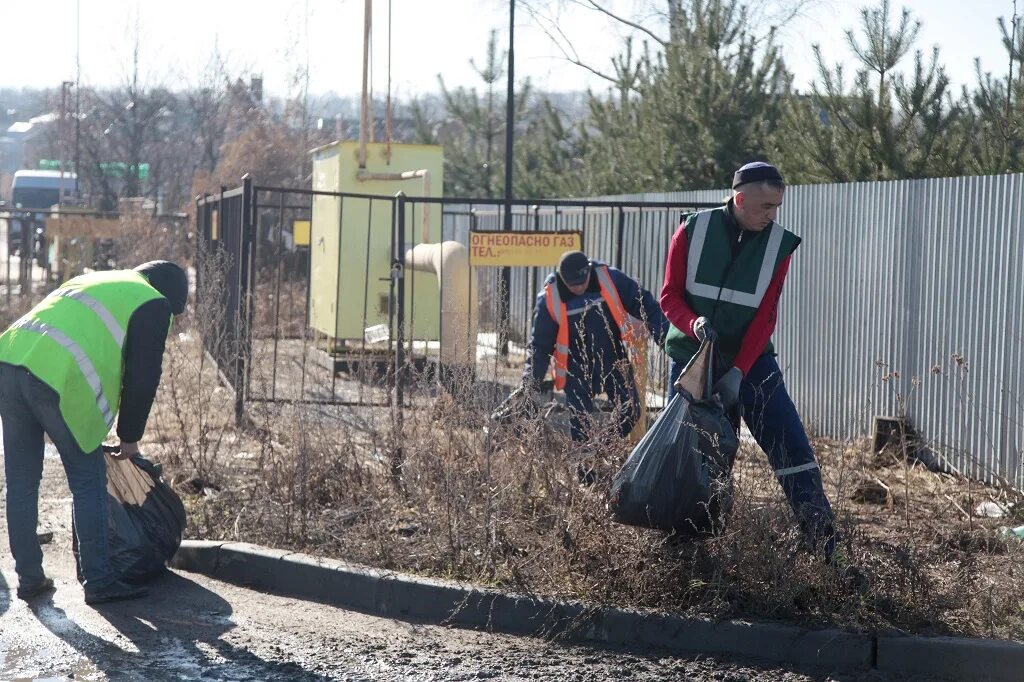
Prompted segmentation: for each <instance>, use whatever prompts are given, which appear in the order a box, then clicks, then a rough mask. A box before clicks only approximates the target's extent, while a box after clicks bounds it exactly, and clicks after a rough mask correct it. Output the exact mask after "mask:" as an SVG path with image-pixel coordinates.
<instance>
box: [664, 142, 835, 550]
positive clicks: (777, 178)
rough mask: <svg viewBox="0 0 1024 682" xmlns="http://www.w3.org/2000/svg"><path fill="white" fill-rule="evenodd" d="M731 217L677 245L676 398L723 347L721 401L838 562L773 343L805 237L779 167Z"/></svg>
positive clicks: (715, 213)
mask: <svg viewBox="0 0 1024 682" xmlns="http://www.w3.org/2000/svg"><path fill="white" fill-rule="evenodd" d="M732 188H733V195H732V198H731V199H730V200H729V201H728V202H727V203H726V204H725V205H724V206H722V207H721V208H715V209H711V210H707V211H700V212H698V213H694V214H691V215H688V216H686V217H685V219H684V221H683V224H682V225H680V227H679V229H678V230H677V231H676V233H675V235H674V236H673V237H672V243H671V245H670V246H669V252H668V261H667V263H666V266H665V283H664V286H663V287H662V290H661V307H662V310H664V312H665V316H666V317H667V318H668V320H669V322H671V324H672V326H671V328H670V329H669V332H668V334H667V335H666V339H665V350H666V352H667V353H668V355H669V357H671V358H672V367H671V372H670V380H669V381H670V386H669V392H670V394H673V393H674V392H675V387H674V383H675V381H676V379H677V377H678V376H679V374H680V372H681V371H682V369H683V367H685V366H686V363H687V362H689V360H690V359H691V358H692V357H693V355H694V354H695V353H696V352H697V349H698V348H699V347H700V344H701V342H702V341H703V340H704V339H705V338H709V337H714V338H716V339H717V344H716V346H717V348H718V350H719V352H720V355H721V359H722V366H720V367H717V368H716V369H717V371H716V378H717V381H716V383H715V385H714V388H713V393H716V394H718V396H719V398H720V399H721V401H722V404H723V405H724V406H725V407H726V409H727V410H728V411H729V412H730V413H732V414H733V415H734V417H733V418H734V419H735V422H736V426H737V428H738V427H739V414H742V416H743V420H744V421H745V422H746V424H747V428H748V429H750V433H751V434H752V435H753V436H754V439H755V440H756V441H757V443H758V445H759V446H761V449H763V450H764V451H765V453H766V454H767V455H768V459H769V461H770V462H771V465H772V468H773V469H774V470H775V475H776V477H777V479H778V481H779V484H780V485H781V486H782V489H783V491H785V494H786V497H787V498H788V500H789V503H790V506H791V507H792V508H793V512H794V514H796V517H797V519H798V521H799V522H800V526H801V529H802V530H803V532H804V534H805V537H806V538H807V539H808V540H809V541H810V542H812V543H814V544H815V545H820V546H822V547H823V550H824V552H825V556H826V558H827V559H828V560H830V561H831V560H832V558H833V554H834V552H835V549H836V544H837V538H836V533H835V529H834V519H833V514H832V508H831V506H830V505H829V502H828V498H827V497H826V495H825V491H824V489H823V487H822V482H821V472H820V470H819V469H818V463H817V461H816V460H815V457H814V451H813V450H812V449H811V446H810V443H809V442H808V439H807V433H806V431H805V430H804V427H803V424H802V423H801V421H800V416H799V415H798V414H797V411H796V408H795V407H794V405H793V401H792V400H791V399H790V397H789V393H788V392H787V391H786V385H785V384H784V383H783V380H782V371H781V370H780V369H779V364H778V362H777V361H776V360H775V349H774V347H773V345H772V341H771V336H772V332H773V331H774V330H775V322H776V319H777V314H778V307H779V297H780V296H781V294H782V285H783V282H785V279H786V273H787V272H788V270H789V264H790V259H791V258H792V254H793V252H794V251H795V250H796V248H797V246H799V245H800V237H797V236H796V235H795V234H793V233H792V232H790V231H789V230H786V229H785V228H783V227H782V226H781V225H779V224H778V223H776V222H775V217H776V214H777V213H778V210H779V207H780V206H781V205H782V199H783V195H784V194H785V190H786V186H785V183H784V181H783V179H782V174H781V173H779V171H778V169H777V168H775V166H772V165H771V164H768V163H764V162H755V163H749V164H747V165H745V166H743V167H742V168H740V169H739V170H737V171H736V173H735V176H734V177H733V185H732Z"/></svg>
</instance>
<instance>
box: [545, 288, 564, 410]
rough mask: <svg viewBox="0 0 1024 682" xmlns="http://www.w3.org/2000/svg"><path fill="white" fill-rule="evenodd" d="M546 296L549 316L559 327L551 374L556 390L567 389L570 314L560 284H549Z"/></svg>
mask: <svg viewBox="0 0 1024 682" xmlns="http://www.w3.org/2000/svg"><path fill="white" fill-rule="evenodd" d="M544 295H545V297H546V298H547V304H548V315H550V316H551V319H552V320H554V321H555V324H557V325H558V335H557V336H556V337H555V352H554V353H553V354H552V357H553V358H554V363H552V366H551V373H552V375H553V376H554V378H555V388H557V389H558V390H562V389H563V388H565V379H566V377H567V376H568V375H569V313H568V311H567V310H566V309H565V304H564V303H562V297H561V296H559V295H558V282H557V281H556V282H549V283H548V284H547V285H546V286H545V287H544Z"/></svg>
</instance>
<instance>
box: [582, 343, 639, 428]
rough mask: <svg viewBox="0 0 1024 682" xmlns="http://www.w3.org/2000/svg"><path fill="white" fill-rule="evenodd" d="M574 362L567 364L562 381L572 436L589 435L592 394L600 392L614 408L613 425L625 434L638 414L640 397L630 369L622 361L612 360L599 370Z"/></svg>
mask: <svg viewBox="0 0 1024 682" xmlns="http://www.w3.org/2000/svg"><path fill="white" fill-rule="evenodd" d="M574 365H575V363H570V364H569V372H568V376H567V377H566V382H565V404H566V406H567V407H568V408H569V430H570V433H571V435H572V439H573V440H574V441H577V442H582V441H585V440H587V439H588V438H589V437H590V434H589V432H590V431H592V428H593V420H592V419H591V417H590V413H591V412H593V410H594V396H595V395H597V394H598V393H604V394H605V395H606V396H608V401H609V402H610V403H611V405H612V407H613V409H614V415H615V419H616V421H617V424H616V428H617V431H618V434H619V435H620V436H626V435H628V434H629V432H630V431H632V430H633V425H634V424H636V420H637V419H638V418H639V416H640V396H639V394H638V393H637V390H636V381H635V380H634V379H633V372H632V369H631V368H630V367H629V363H628V361H626V360H622V361H620V362H617V363H615V364H614V365H612V366H610V367H608V368H607V369H604V371H601V372H594V371H592V370H591V371H584V370H582V369H581V368H579V367H578V366H574Z"/></svg>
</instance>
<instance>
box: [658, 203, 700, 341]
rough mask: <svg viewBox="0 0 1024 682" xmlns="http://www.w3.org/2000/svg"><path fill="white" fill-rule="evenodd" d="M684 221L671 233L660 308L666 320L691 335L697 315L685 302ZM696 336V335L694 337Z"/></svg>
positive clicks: (685, 257)
mask: <svg viewBox="0 0 1024 682" xmlns="http://www.w3.org/2000/svg"><path fill="white" fill-rule="evenodd" d="M687 257H688V249H687V243H686V223H685V222H684V223H683V224H682V225H680V226H679V229H678V230H676V233H675V234H674V235H672V243H671V244H669V247H668V259H667V260H666V261H665V283H664V284H662V286H661V309H662V310H663V311H664V313H665V317H667V318H668V321H669V322H671V323H672V324H673V325H675V327H676V329H678V330H679V331H681V332H683V333H684V334H686V335H687V336H693V323H694V322H695V321H696V320H697V315H696V314H695V313H694V312H693V309H692V308H690V304H689V303H687V302H686V259H687ZM694 338H696V337H694Z"/></svg>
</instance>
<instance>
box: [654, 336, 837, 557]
mask: <svg viewBox="0 0 1024 682" xmlns="http://www.w3.org/2000/svg"><path fill="white" fill-rule="evenodd" d="M684 367H686V363H685V362H682V361H679V360H675V359H673V360H672V366H671V369H670V371H669V399H670V400H671V399H672V396H673V395H675V388H674V386H673V384H675V381H676V379H677V378H678V377H679V373H680V372H682V371H683V368H684ZM740 406H741V412H742V414H743V421H744V422H746V424H747V428H748V429H750V433H751V435H753V436H754V440H755V441H757V444H758V445H759V446H760V447H761V449H762V450H764V452H765V454H766V455H768V461H769V462H770V463H771V466H772V469H774V470H775V477H776V479H777V480H778V481H779V485H780V486H782V490H783V492H784V493H785V494H786V499H787V500H789V505H790V507H791V508H792V509H793V513H794V514H795V515H796V518H797V521H798V522H799V523H800V527H801V529H802V530H803V532H804V535H805V537H807V539H809V540H810V541H812V542H815V543H816V542H824V543H825V551H826V553H827V554H828V555H831V553H832V551H833V550H834V548H835V547H834V546H835V542H836V535H835V529H834V517H833V514H832V506H831V505H830V504H829V502H828V497H826V495H825V489H824V487H823V486H822V482H821V470H820V469H818V462H817V460H816V459H815V458H814V450H812V449H811V444H810V442H809V441H808V439H807V432H806V431H805V430H804V425H803V423H802V422H801V421H800V415H799V414H797V411H796V407H795V406H794V405H793V400H792V399H791V398H790V397H789V392H788V391H787V390H786V384H785V383H783V380H782V370H781V369H779V363H778V362H776V360H775V358H774V357H773V356H771V355H762V356H761V357H759V358H758V359H757V361H756V362H754V365H753V366H752V367H751V368H750V371H749V372H747V375H746V376H745V377H743V381H741V382H740ZM736 428H737V429H738V428H739V424H738V423H737V424H736Z"/></svg>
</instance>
